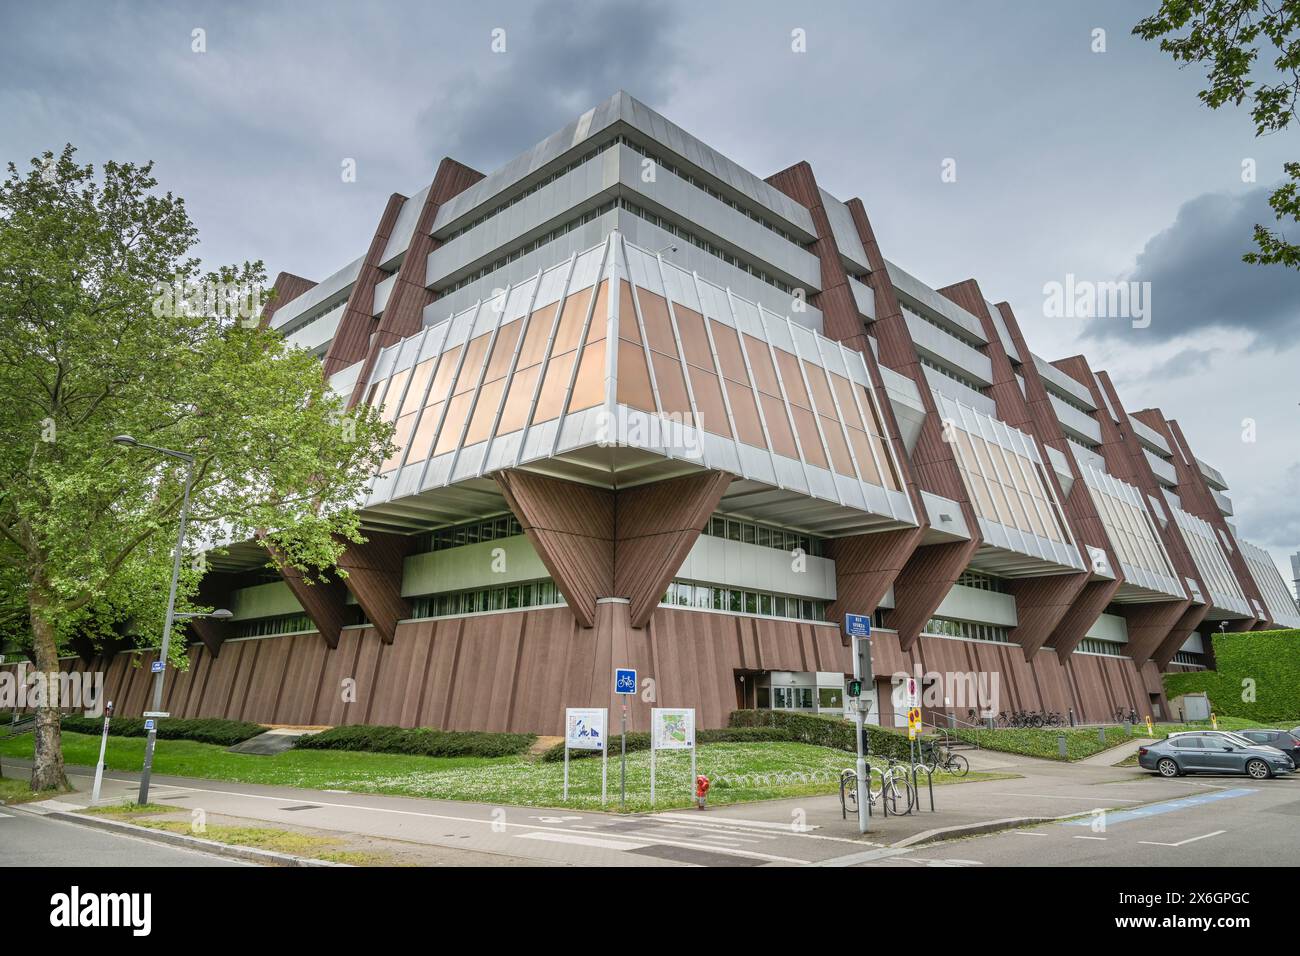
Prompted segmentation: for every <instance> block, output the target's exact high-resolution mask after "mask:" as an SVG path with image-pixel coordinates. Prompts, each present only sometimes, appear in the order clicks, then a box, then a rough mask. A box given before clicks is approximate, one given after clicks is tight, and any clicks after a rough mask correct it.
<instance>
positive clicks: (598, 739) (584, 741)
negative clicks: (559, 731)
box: [564, 707, 609, 804]
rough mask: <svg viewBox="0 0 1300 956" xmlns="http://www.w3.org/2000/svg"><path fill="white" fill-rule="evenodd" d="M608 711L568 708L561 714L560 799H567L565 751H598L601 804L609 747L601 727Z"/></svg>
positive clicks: (605, 789) (567, 779)
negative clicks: (562, 749)
mask: <svg viewBox="0 0 1300 956" xmlns="http://www.w3.org/2000/svg"><path fill="white" fill-rule="evenodd" d="M608 718H609V711H608V710H607V709H606V708H604V707H569V708H566V709H565V711H564V799H565V800H568V799H569V751H570V750H599V751H600V752H601V753H600V802H601V803H602V804H604V802H605V796H606V793H607V792H608V787H607V784H608V782H609V746H608V744H607V742H606V734H605V727H606V725H607V724H608V723H609V719H608Z"/></svg>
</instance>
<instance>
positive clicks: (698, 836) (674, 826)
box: [646, 823, 776, 843]
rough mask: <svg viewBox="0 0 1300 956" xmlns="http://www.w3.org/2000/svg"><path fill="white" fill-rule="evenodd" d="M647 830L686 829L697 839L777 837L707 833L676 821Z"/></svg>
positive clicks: (753, 840)
mask: <svg viewBox="0 0 1300 956" xmlns="http://www.w3.org/2000/svg"><path fill="white" fill-rule="evenodd" d="M646 830H647V831H648V832H654V831H655V830H684V831H686V832H687V833H690V834H693V835H694V836H695V838H696V839H697V840H735V841H737V842H740V843H761V842H763V840H775V839H776V837H770V836H766V835H762V836H760V835H759V834H750V835H746V836H743V837H742V836H738V835H736V834H733V833H706V832H704V831H702V830H701V829H699V828H696V827H684V826H681V825H679V824H676V823H656V824H655V825H654V826H653V827H646Z"/></svg>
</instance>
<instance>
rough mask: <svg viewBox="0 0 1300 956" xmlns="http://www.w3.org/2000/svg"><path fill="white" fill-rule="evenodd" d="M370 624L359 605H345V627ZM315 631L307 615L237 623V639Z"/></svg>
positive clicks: (292, 615)
mask: <svg viewBox="0 0 1300 956" xmlns="http://www.w3.org/2000/svg"><path fill="white" fill-rule="evenodd" d="M369 623H370V620H369V618H367V617H366V615H365V612H363V611H362V610H361V608H360V607H359V606H358V605H356V604H347V605H344V607H343V626H344V627H351V626H353V625H358V624H369ZM314 630H316V623H315V622H314V621H313V620H312V619H311V618H310V617H308V616H307V615H306V614H282V615H280V616H278V617H259V618H256V619H254V620H250V621H237V622H236V623H235V637H271V636H273V635H276V634H296V633H298V632H300V631H314Z"/></svg>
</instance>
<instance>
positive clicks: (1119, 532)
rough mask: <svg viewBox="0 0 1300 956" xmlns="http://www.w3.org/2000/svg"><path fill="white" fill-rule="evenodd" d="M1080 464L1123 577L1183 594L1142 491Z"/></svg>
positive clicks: (1157, 588)
mask: <svg viewBox="0 0 1300 956" xmlns="http://www.w3.org/2000/svg"><path fill="white" fill-rule="evenodd" d="M1079 464H1080V470H1081V472H1082V474H1083V480H1084V484H1085V486H1086V487H1087V488H1088V492H1089V494H1090V495H1091V497H1092V500H1093V503H1094V505H1095V507H1096V510H1097V514H1098V516H1099V517H1100V519H1101V523H1102V525H1103V526H1104V527H1105V529H1106V534H1107V537H1108V538H1109V539H1110V544H1111V548H1112V549H1113V550H1114V552H1115V555H1116V557H1117V558H1118V559H1119V562H1120V568H1121V570H1122V571H1123V572H1124V579H1125V580H1126V581H1128V582H1130V583H1131V584H1134V585H1137V586H1138V587H1142V588H1147V589H1149V590H1152V591H1158V592H1160V593H1162V594H1167V595H1169V596H1171V597H1176V598H1180V599H1181V598H1184V597H1186V591H1185V590H1184V588H1183V586H1182V585H1181V584H1179V582H1178V578H1177V576H1176V575H1175V573H1174V568H1173V562H1172V560H1171V559H1170V557H1169V552H1168V551H1167V550H1166V549H1165V546H1164V542H1163V540H1162V539H1161V537H1160V534H1159V532H1158V531H1157V530H1156V527H1155V524H1154V522H1153V521H1152V518H1151V512H1150V510H1149V509H1148V506H1147V505H1146V504H1145V503H1144V501H1143V495H1142V493H1141V492H1140V491H1139V490H1138V489H1137V488H1135V487H1133V486H1132V485H1130V484H1129V483H1128V482H1126V481H1121V480H1120V479H1118V478H1116V477H1115V476H1113V475H1111V474H1109V473H1108V472H1106V471H1103V470H1102V469H1101V468H1098V467H1096V466H1095V465H1093V464H1090V463H1085V462H1083V461H1080V462H1079Z"/></svg>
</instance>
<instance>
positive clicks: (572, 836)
mask: <svg viewBox="0 0 1300 956" xmlns="http://www.w3.org/2000/svg"><path fill="white" fill-rule="evenodd" d="M515 836H517V837H518V838H519V839H521V840H544V841H546V842H547V843H568V844H572V845H574V846H594V847H599V848H600V849H602V850H621V851H623V852H625V853H626V852H627V851H628V850H640V849H641V848H643V847H647V846H650V845H651V844H650V843H645V842H633V841H630V840H609V839H606V838H604V837H594V836H587V835H586V834H582V833H516V834H515Z"/></svg>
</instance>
